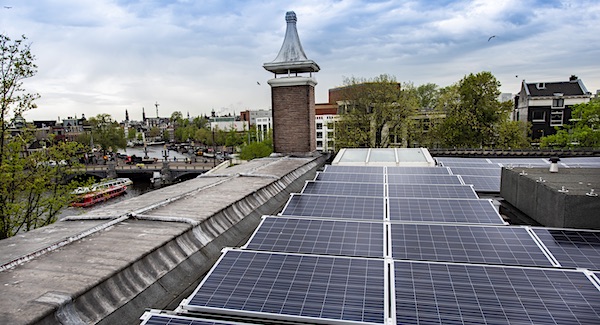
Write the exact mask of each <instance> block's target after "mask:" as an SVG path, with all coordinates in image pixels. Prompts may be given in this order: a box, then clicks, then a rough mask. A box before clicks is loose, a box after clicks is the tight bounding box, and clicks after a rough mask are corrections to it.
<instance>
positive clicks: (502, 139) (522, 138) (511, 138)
mask: <svg viewBox="0 0 600 325" xmlns="http://www.w3.org/2000/svg"><path fill="white" fill-rule="evenodd" d="M530 129H531V125H530V124H529V123H527V122H525V121H509V120H504V121H503V122H501V123H499V125H498V128H497V138H496V143H495V146H494V147H496V148H500V149H524V148H528V147H530V146H531V139H529V137H528V136H527V135H528V134H529V133H530Z"/></svg>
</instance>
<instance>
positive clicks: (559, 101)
mask: <svg viewBox="0 0 600 325" xmlns="http://www.w3.org/2000/svg"><path fill="white" fill-rule="evenodd" d="M552 107H565V99H564V98H554V99H552Z"/></svg>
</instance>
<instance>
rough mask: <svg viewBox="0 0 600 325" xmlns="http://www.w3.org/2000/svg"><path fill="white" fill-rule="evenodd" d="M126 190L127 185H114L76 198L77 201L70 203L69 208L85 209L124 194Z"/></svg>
mask: <svg viewBox="0 0 600 325" xmlns="http://www.w3.org/2000/svg"><path fill="white" fill-rule="evenodd" d="M126 190H127V185H114V186H111V187H109V188H103V189H100V190H97V191H94V192H90V193H86V194H83V195H81V196H79V197H77V199H75V201H73V202H72V203H71V206H74V207H81V208H87V207H90V206H92V205H94V204H96V203H100V202H103V201H106V200H108V199H110V198H113V197H116V196H119V195H121V194H125V191H126Z"/></svg>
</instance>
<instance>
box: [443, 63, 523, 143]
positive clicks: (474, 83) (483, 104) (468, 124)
mask: <svg viewBox="0 0 600 325" xmlns="http://www.w3.org/2000/svg"><path fill="white" fill-rule="evenodd" d="M499 87H500V82H499V81H497V80H496V78H495V77H494V76H493V75H492V74H491V73H490V72H487V71H484V72H480V73H477V74H469V75H468V76H465V77H464V78H463V79H462V80H460V81H459V82H458V84H456V85H452V86H449V87H447V88H446V89H444V90H443V91H442V94H441V96H440V100H439V102H438V110H439V111H442V112H444V113H445V114H446V118H445V119H444V121H443V123H441V124H439V125H438V126H437V128H436V133H437V135H438V138H439V140H440V144H441V145H442V146H446V147H463V148H483V147H493V146H495V143H496V139H497V137H498V133H497V132H498V126H499V125H501V124H503V123H504V122H505V121H506V120H507V117H508V115H507V114H508V112H509V111H510V109H511V106H510V103H509V102H505V103H500V102H499V101H498V99H497V98H498V95H500V91H499V90H498V89H499ZM506 126H509V125H508V124H507V125H506ZM503 141H507V140H506V139H503Z"/></svg>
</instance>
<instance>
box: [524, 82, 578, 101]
mask: <svg viewBox="0 0 600 325" xmlns="http://www.w3.org/2000/svg"><path fill="white" fill-rule="evenodd" d="M526 85H527V91H528V94H529V95H530V96H532V97H540V96H554V94H556V93H561V94H563V96H582V95H588V93H587V90H586V89H585V86H583V85H582V84H581V80H579V79H577V80H574V81H562V82H536V83H527V84H526Z"/></svg>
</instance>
